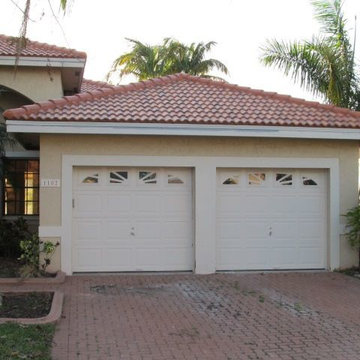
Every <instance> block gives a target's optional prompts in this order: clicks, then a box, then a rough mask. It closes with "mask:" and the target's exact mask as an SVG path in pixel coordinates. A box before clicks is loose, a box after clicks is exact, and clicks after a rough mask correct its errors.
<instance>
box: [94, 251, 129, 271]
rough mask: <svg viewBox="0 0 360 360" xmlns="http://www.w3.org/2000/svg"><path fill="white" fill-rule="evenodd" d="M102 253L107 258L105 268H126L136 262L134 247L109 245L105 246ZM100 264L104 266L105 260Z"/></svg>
mask: <svg viewBox="0 0 360 360" xmlns="http://www.w3.org/2000/svg"><path fill="white" fill-rule="evenodd" d="M102 253H103V257H104V260H105V269H106V266H109V267H111V268H112V269H113V270H115V269H116V267H120V268H121V269H124V268H126V267H127V266H129V265H131V264H132V263H133V262H134V249H133V248H132V247H127V246H122V247H121V248H119V247H115V246H113V247H111V246H109V247H106V248H103V250H102ZM99 265H100V266H101V267H104V261H103V262H101V264H99Z"/></svg>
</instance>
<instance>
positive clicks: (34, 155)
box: [5, 150, 40, 159]
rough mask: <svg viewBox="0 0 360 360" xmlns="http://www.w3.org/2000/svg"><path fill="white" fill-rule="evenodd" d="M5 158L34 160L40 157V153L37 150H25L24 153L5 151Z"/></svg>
mask: <svg viewBox="0 0 360 360" xmlns="http://www.w3.org/2000/svg"><path fill="white" fill-rule="evenodd" d="M5 157H7V158H21V159H22V158H29V159H31V158H33V159H37V158H39V157H40V151H37V150H23V151H5Z"/></svg>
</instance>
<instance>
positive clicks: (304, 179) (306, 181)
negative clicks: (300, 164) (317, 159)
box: [302, 176, 317, 186]
mask: <svg viewBox="0 0 360 360" xmlns="http://www.w3.org/2000/svg"><path fill="white" fill-rule="evenodd" d="M302 183H303V185H305V186H317V182H316V181H315V180H313V179H311V178H309V177H306V176H303V177H302Z"/></svg>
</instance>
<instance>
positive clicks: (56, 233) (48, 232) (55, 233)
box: [39, 226, 62, 238]
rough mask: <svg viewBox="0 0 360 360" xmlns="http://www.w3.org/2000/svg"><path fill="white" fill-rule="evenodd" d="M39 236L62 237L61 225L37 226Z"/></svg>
mask: <svg viewBox="0 0 360 360" xmlns="http://www.w3.org/2000/svg"><path fill="white" fill-rule="evenodd" d="M39 236H40V237H59V238H61V237H62V227H61V226H39Z"/></svg>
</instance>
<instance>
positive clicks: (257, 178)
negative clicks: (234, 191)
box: [248, 173, 266, 185]
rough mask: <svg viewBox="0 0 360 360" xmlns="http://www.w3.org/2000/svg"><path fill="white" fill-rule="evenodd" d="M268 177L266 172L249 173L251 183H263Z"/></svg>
mask: <svg viewBox="0 0 360 360" xmlns="http://www.w3.org/2000/svg"><path fill="white" fill-rule="evenodd" d="M265 179H266V175H265V174H264V173H250V174H249V175H248V183H249V185H263V184H264V182H265Z"/></svg>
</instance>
